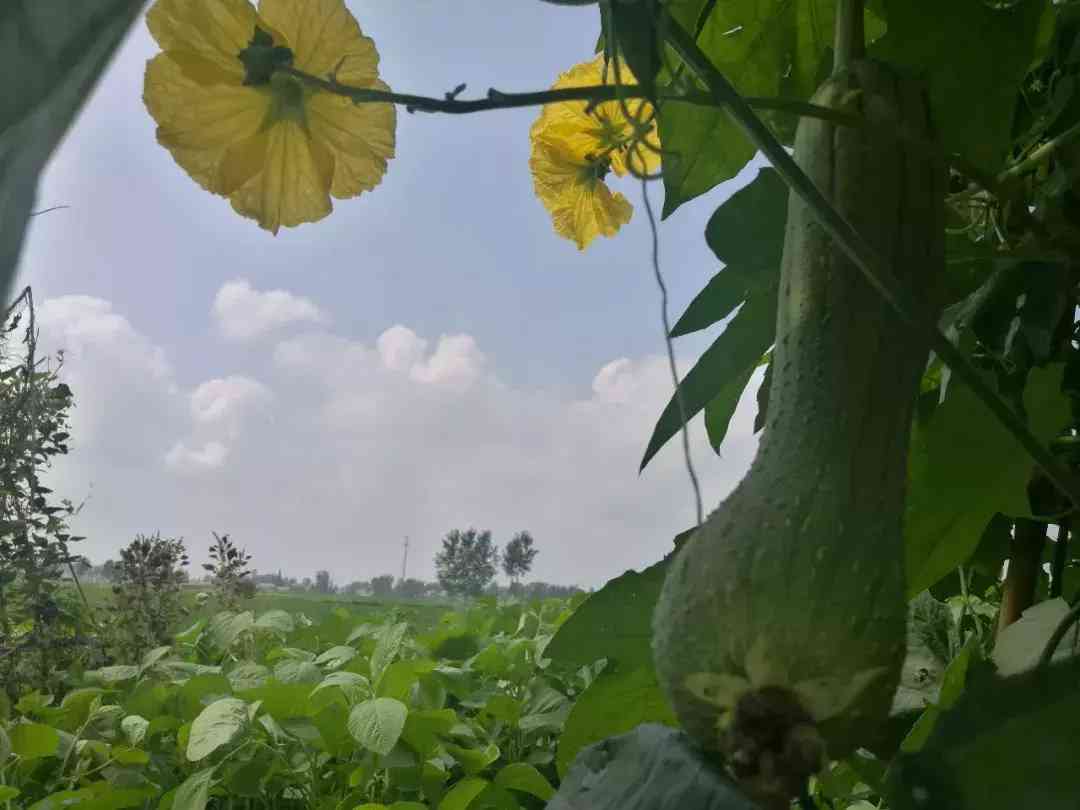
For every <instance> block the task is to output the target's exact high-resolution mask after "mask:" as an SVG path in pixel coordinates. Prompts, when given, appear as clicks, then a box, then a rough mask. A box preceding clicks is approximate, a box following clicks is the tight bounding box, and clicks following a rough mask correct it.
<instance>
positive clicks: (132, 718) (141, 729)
mask: <svg viewBox="0 0 1080 810" xmlns="http://www.w3.org/2000/svg"><path fill="white" fill-rule="evenodd" d="M149 729H150V721H149V720H147V719H146V718H145V717H140V716H139V715H137V714H129V715H128V716H127V717H125V718H124V719H123V720H121V721H120V730H121V731H123V732H124V736H125V737H126V738H127V741H128V742H129V743H130V744H131V745H139V743H141V742H142V741H143V740H144V739H146V732H147V731H149Z"/></svg>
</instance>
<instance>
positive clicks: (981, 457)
mask: <svg viewBox="0 0 1080 810" xmlns="http://www.w3.org/2000/svg"><path fill="white" fill-rule="evenodd" d="M1062 374H1063V366H1062V365H1061V364H1057V365H1054V366H1049V367H1047V368H1045V369H1033V370H1032V371H1031V374H1030V376H1029V379H1028V383H1027V387H1026V388H1025V390H1024V406H1025V409H1026V411H1027V416H1028V425H1029V427H1030V428H1031V430H1032V432H1033V433H1034V434H1035V436H1036V437H1038V438H1039V439H1041V440H1043V441H1047V440H1049V439H1050V438H1052V437H1053V436H1054V435H1056V434H1057V432H1058V431H1060V430H1061V429H1062V428H1063V427H1064V426H1065V425H1066V424H1067V422H1068V418H1069V402H1068V399H1066V397H1064V396H1063V395H1062V394H1061V393H1060V391H1061V379H1062ZM908 469H909V483H908V502H907V514H906V516H905V532H906V543H907V577H908V593H909V595H912V596H913V595H915V594H917V593H919V592H920V591H922V590H925V589H926V588H928V587H930V586H931V585H933V584H934V583H935V582H937V581H938V580H939V579H940V578H941V577H943V576H945V575H946V574H948V573H949V572H950V571H952V570H953V569H955V568H956V566H958V565H959V564H961V563H962V562H964V561H965V560H966V559H968V557H970V556H971V554H972V553H973V552H974V551H975V549H976V548H977V546H978V545H979V540H980V538H981V537H982V533H983V529H984V528H985V527H986V525H987V524H988V523H989V522H990V520H991V519H992V518H993V516H994V514H995V513H997V512H1002V513H1004V514H1009V515H1016V516H1020V515H1028V514H1029V507H1028V502H1027V494H1026V486H1027V482H1028V480H1029V479H1030V477H1031V470H1032V461H1031V459H1030V457H1029V456H1028V454H1027V452H1026V451H1025V450H1024V448H1023V447H1021V446H1020V444H1019V443H1018V442H1017V441H1016V439H1014V438H1013V437H1012V435H1011V434H1010V433H1008V431H1006V430H1005V428H1004V427H1002V425H1001V423H1000V422H999V421H998V420H997V418H996V417H995V416H994V415H993V414H992V413H991V412H990V410H989V409H988V408H987V407H986V405H984V404H983V402H982V400H980V399H979V398H978V397H976V396H975V395H974V394H973V393H972V392H971V389H970V388H968V387H967V386H966V385H964V384H963V383H961V382H960V381H959V380H957V379H955V378H953V379H952V380H951V382H950V383H949V386H948V389H947V395H946V397H945V401H944V402H943V403H941V404H940V405H938V406H937V407H936V408H934V410H933V411H932V413H931V414H930V416H929V417H928V418H927V419H924V420H916V422H915V426H914V430H913V433H912V439H911V454H910V458H909V465H908Z"/></svg>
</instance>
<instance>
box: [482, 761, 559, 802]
mask: <svg viewBox="0 0 1080 810" xmlns="http://www.w3.org/2000/svg"><path fill="white" fill-rule="evenodd" d="M495 784H496V785H498V786H499V787H501V788H506V789H507V790H519V791H521V792H522V793H528V794H529V795H530V796H535V797H536V798H538V799H543V800H544V801H547V800H548V799H550V798H551V797H552V796H554V795H555V788H553V787H552V786H551V783H550V782H548V780H547V779H545V778H544V775H543V774H541V773H540V771H538V770H536V768H534V767H533V766H532V765H529V764H527V763H524V762H511V763H510V764H509V765H507V766H506V767H505V768H503V769H502V770H500V771H499V772H498V773H497V774H496V775H495Z"/></svg>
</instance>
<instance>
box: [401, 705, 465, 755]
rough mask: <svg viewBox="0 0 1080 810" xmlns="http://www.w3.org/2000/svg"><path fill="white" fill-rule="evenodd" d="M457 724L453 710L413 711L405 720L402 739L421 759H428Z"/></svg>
mask: <svg viewBox="0 0 1080 810" xmlns="http://www.w3.org/2000/svg"><path fill="white" fill-rule="evenodd" d="M457 723H458V717H457V714H455V713H454V710H453V709H426V710H421V711H411V712H409V716H408V717H406V718H405V726H404V728H403V730H402V732H401V738H402V739H403V740H404V741H405V742H406V743H408V745H409V747H411V748H412V749H413V750H414V751H416V753H418V754H420V756H421V757H423V758H427V757H429V756H430V755H431V754H432V752H434V750H435V748H437V747H438V745H439V743H440V742H441V738H442V737H444V736H447V735H449V733H450V729H452V728H453V727H454V726H455V725H457Z"/></svg>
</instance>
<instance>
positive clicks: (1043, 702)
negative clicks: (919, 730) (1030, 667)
mask: <svg viewBox="0 0 1080 810" xmlns="http://www.w3.org/2000/svg"><path fill="white" fill-rule="evenodd" d="M1078 682H1080V661H1077V660H1075V659H1074V660H1072V661H1069V662H1066V663H1063V664H1054V665H1053V666H1052V667H1050V668H1048V669H1043V670H1039V671H1035V672H1027V673H1024V674H1022V675H1014V676H1012V677H1009V678H999V677H995V676H992V675H989V674H985V673H984V674H982V675H981V676H980V677H972V678H969V683H968V685H967V689H966V691H965V692H964V694H963V696H962V697H961V698H960V699H959V700H958V701H957V702H956V704H955V705H954V706H953V707H952V709H951V710H949V711H945V712H943V713H942V714H941V716H940V718H939V719H938V722H937V724H936V726H935V728H934V730H933V733H932V734H931V735H930V737H929V739H928V740H927V741H926V744H925V745H924V746H923V747H922V749H921V750H920V751H919V752H918V753H915V754H902V755H901V756H900V757H898V758H897V760H896V761H894V763H893V765H892V767H891V768H890V773H891V778H890V780H889V786H888V796H889V806H890V807H892V808H895V810H924V808H930V807H933V808H937V807H942V808H944V807H957V808H969V807H970V808H975V807H977V808H979V809H980V810H1006V809H1008V810H1014V808H1018V807H1032V808H1039V810H1066V809H1067V810H1072V808H1075V807H1076V797H1077V795H1078V793H1080V769H1077V767H1076V741H1077V740H1078V739H1080V690H1077V688H1076V684H1077V683H1078ZM1005 763H1008V766H1007V767H1004V764H1005Z"/></svg>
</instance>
